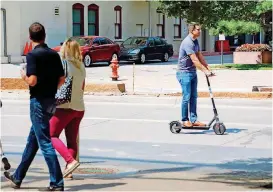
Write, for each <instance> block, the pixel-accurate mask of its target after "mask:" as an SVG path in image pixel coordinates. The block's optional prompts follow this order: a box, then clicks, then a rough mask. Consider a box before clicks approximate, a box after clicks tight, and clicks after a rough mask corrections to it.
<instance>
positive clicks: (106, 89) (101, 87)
mask: <svg viewBox="0 0 273 192" xmlns="http://www.w3.org/2000/svg"><path fill="white" fill-rule="evenodd" d="M0 81H1V89H0V90H1V92H3V91H4V92H8V93H13V92H15V93H16V92H17V93H18V91H19V92H20V91H25V92H26V91H28V86H27V84H26V83H25V82H24V81H23V80H22V79H19V78H1V79H0ZM271 90H272V89H271ZM264 91H265V92H237V91H236V92H232V91H225V92H213V96H214V97H215V98H249V99H271V98H272V91H270V89H266V90H264ZM84 94H85V95H96V96H121V95H136V96H155V97H181V96H182V93H181V92H174V93H160V92H159V93H157V92H151V91H147V92H129V91H126V85H125V84H124V83H103V84H102V83H98V84H96V83H93V84H89V83H88V84H86V85H85V93H84ZM198 97H201V98H202V97H203V98H207V97H210V94H209V93H208V92H205V91H199V92H198Z"/></svg>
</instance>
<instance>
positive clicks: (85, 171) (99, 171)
mask: <svg viewBox="0 0 273 192" xmlns="http://www.w3.org/2000/svg"><path fill="white" fill-rule="evenodd" d="M117 172H118V170H117V169H112V168H78V169H76V170H75V171H74V172H73V173H78V174H115V173H117Z"/></svg>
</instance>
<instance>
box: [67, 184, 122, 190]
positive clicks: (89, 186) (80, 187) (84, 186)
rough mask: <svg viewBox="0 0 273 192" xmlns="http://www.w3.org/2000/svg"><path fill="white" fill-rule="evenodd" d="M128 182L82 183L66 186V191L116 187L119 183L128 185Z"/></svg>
mask: <svg viewBox="0 0 273 192" xmlns="http://www.w3.org/2000/svg"><path fill="white" fill-rule="evenodd" d="M126 184H127V183H105V184H81V185H74V186H70V187H65V191H79V190H95V189H104V188H109V187H115V186H119V185H126Z"/></svg>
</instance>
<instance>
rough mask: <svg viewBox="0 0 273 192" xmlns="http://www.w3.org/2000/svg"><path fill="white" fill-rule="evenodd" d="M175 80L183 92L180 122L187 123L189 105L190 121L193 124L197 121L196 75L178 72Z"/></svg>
mask: <svg viewBox="0 0 273 192" xmlns="http://www.w3.org/2000/svg"><path fill="white" fill-rule="evenodd" d="M176 78H177V80H178V81H179V83H180V85H181V88H182V92H183V100H182V103H181V111H182V121H189V117H188V116H189V115H188V114H189V105H190V121H191V122H192V123H194V122H196V121H197V113H196V106H197V96H198V95H197V82H198V80H197V73H196V72H182V71H178V72H177V73H176Z"/></svg>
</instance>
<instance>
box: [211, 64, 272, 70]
mask: <svg viewBox="0 0 273 192" xmlns="http://www.w3.org/2000/svg"><path fill="white" fill-rule="evenodd" d="M210 68H211V69H232V70H272V64H224V65H210Z"/></svg>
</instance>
